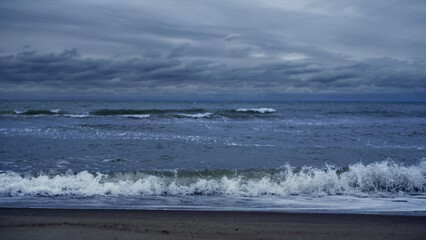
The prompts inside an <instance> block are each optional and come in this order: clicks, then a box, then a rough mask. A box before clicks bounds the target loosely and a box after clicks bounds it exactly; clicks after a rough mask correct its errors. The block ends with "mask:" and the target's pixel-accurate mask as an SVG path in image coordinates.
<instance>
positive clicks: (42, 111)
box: [11, 109, 67, 115]
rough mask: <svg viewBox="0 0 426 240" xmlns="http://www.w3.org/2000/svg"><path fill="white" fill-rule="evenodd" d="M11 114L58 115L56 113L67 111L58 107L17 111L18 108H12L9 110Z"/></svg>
mask: <svg viewBox="0 0 426 240" xmlns="http://www.w3.org/2000/svg"><path fill="white" fill-rule="evenodd" d="M11 113H12V114H17V115H58V114H66V113H67V112H65V111H62V110H60V109H52V110H47V109H38V110H33V109H30V110H26V111H18V110H13V111H12V112H11Z"/></svg>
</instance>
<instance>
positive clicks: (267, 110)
mask: <svg viewBox="0 0 426 240" xmlns="http://www.w3.org/2000/svg"><path fill="white" fill-rule="evenodd" d="M236 111H237V112H249V113H274V112H276V110H275V109H273V108H238V109H236Z"/></svg>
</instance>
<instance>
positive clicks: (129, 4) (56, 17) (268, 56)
mask: <svg viewBox="0 0 426 240" xmlns="http://www.w3.org/2000/svg"><path fill="white" fill-rule="evenodd" d="M0 98H3V99H160V100H161V99H207V100H214V99H218V100H220V99H233V100H238V99H253V100H262V99H264V100H268V99H269V100H292V99H296V100H303V99H307V100H330V99H331V100H333V99H337V100H348V99H349V100H413V101H416V100H421V101H426V1H424V0H418V1H416V0H404V1H401V0H399V1H397V0H375V1H371V0H347V1H340V0H339V1H337V0H327V1H313V0H298V1H286V0H244V1H229V0H227V1H222V0H215V1H200V0H179V1H176V0H155V1H150V0H146V1H136V0H120V1H116V0H115V1H113V0H102V1H100V0H93V1H87V0H84V1H81V0H74V1H63V0H37V1H28V0H19V1H16V0H2V1H1V2H0Z"/></svg>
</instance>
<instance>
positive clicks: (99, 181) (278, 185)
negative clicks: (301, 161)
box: [0, 161, 426, 197]
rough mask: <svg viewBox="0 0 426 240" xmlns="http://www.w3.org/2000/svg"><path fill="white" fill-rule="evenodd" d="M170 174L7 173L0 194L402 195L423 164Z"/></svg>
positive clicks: (419, 189) (415, 189)
mask: <svg viewBox="0 0 426 240" xmlns="http://www.w3.org/2000/svg"><path fill="white" fill-rule="evenodd" d="M188 171H189V170H188ZM194 171H195V170H194ZM342 171H343V172H342ZM175 172H176V173H177V174H174V176H171V175H170V171H169V172H168V173H169V174H165V173H160V174H158V173H157V174H155V173H150V172H137V173H135V172H123V173H116V174H112V175H111V174H110V175H108V174H102V173H89V172H87V171H82V172H79V173H76V174H73V173H64V174H59V175H48V174H40V175H25V174H23V175H21V174H18V173H16V172H11V171H8V172H3V173H1V174H0V195H3V196H5V195H6V196H21V195H47V196H52V195H81V196H96V195H113V196H120V195H125V196H138V195H194V194H195V195H198V194H201V195H232V196H245V197H249V196H264V195H278V196H289V195H294V194H296V195H300V194H302V195H311V196H327V195H363V196H401V195H409V194H423V195H424V194H425V192H426V189H425V188H426V161H422V162H421V163H419V164H417V165H412V166H402V165H398V164H396V163H393V162H389V161H384V162H377V163H372V164H368V165H364V164H362V163H357V164H354V165H351V166H349V167H348V169H346V170H342V169H339V170H338V169H335V168H334V167H332V166H326V167H325V168H314V167H303V168H301V169H296V168H294V167H291V166H289V165H285V166H283V167H282V168H281V169H279V170H276V171H275V173H274V174H272V173H271V172H268V171H265V170H263V172H262V170H259V171H256V172H251V173H249V174H246V173H244V172H238V173H236V174H230V172H228V173H226V174H219V175H208V174H207V175H203V174H201V173H199V172H197V173H196V174H190V175H185V174H184V173H179V172H178V171H175ZM253 174H257V176H256V177H253ZM259 174H260V175H259Z"/></svg>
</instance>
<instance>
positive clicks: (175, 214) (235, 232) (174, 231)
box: [0, 208, 426, 239]
mask: <svg viewBox="0 0 426 240" xmlns="http://www.w3.org/2000/svg"><path fill="white" fill-rule="evenodd" d="M342 238H344V239H425V238H426V216H401V215H391V216H389V215H371V214H368V215H367V214H336V213H283V212H244V211H188V210H177V211H176V210H118V209H116V210H109V209H108V210H107V209H34V208H0V239H342Z"/></svg>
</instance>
